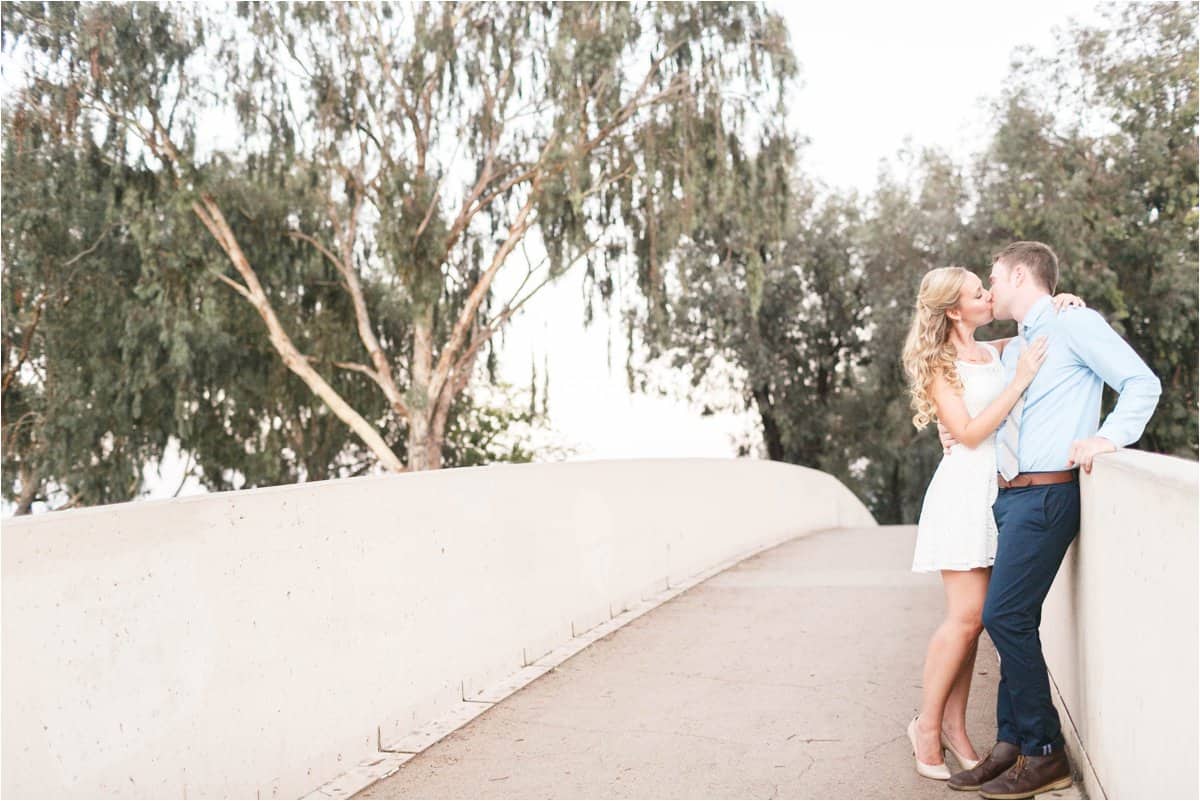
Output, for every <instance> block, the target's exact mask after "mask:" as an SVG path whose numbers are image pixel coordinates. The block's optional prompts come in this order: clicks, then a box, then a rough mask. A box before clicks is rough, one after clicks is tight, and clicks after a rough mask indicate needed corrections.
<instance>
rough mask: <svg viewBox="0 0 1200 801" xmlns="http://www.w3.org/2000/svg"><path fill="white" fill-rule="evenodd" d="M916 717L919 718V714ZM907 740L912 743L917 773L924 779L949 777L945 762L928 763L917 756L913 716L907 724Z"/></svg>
mask: <svg viewBox="0 0 1200 801" xmlns="http://www.w3.org/2000/svg"><path fill="white" fill-rule="evenodd" d="M917 717H918V718H919V717H920V715H917ZM908 741H909V742H910V743H912V749H913V757H914V758H915V759H916V761H917V773H919V774H921V775H922V776H924V777H925V778H926V779H935V780H937V781H940V782H944V781H946V780H947V779H949V778H950V768H948V767H946V763H945V762H943V763H942V764H940V765H930V764H928V763H925V762H922V761H921V760H920V759H919V758H917V718H913V719H912V721H911V722H910V723H909V724H908Z"/></svg>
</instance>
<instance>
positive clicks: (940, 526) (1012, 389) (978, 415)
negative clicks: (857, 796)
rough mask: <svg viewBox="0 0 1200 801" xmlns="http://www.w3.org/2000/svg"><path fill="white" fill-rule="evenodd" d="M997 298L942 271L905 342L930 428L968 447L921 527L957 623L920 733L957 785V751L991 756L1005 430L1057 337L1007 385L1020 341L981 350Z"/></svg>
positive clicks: (953, 454) (926, 760)
mask: <svg viewBox="0 0 1200 801" xmlns="http://www.w3.org/2000/svg"><path fill="white" fill-rule="evenodd" d="M1054 305H1055V307H1056V309H1062V308H1063V307H1065V306H1068V305H1073V306H1082V305H1083V301H1082V300H1080V299H1079V298H1077V297H1075V296H1074V295H1058V296H1056V297H1055V298H1054ZM992 319H993V317H992V298H991V294H990V293H989V292H988V291H987V290H986V289H984V288H983V284H982V283H981V282H980V280H979V278H978V277H976V276H975V274H974V273H972V272H970V271H969V270H966V269H963V268H962V267H942V268H939V269H936V270H931V271H930V272H929V273H927V274H926V275H925V277H924V279H923V280H922V281H921V289H920V291H919V293H918V296H917V304H916V309H915V312H914V314H913V321H912V326H911V327H910V329H909V332H908V337H907V339H906V341H905V343H904V356H903V361H904V369H905V372H906V374H907V376H908V381H909V391H910V393H911V395H912V404H913V409H914V410H915V412H916V413H915V414H914V415H913V425H915V426H916V427H917V428H918V429H922V428H924V427H925V426H927V425H929V423H930V422H933V421H935V420H937V421H939V422H941V423H942V424H943V425H944V426H945V427H946V428H948V429H949V431H950V433H952V434H953V435H954V437H955V439H957V440H958V444H957V445H954V446H953V447H952V448H951V449H950V450H949V451H947V453H946V455H945V456H944V457H943V458H942V461H941V463H940V464H939V465H938V468H937V472H936V473H934V476H933V479H932V480H931V481H930V483H929V488H928V490H926V493H925V501H924V503H923V505H922V507H921V517H920V520H919V522H918V525H917V544H916V549H915V552H914V554H913V564H912V569H913V570H914V571H917V572H932V571H940V572H941V574H942V583H943V585H944V586H945V590H946V603H947V613H946V618H945V620H943V621H942V624H941V625H940V626H939V627H938V629H937V631H936V632H934V635H933V637H932V639H931V640H930V642H929V649H928V652H927V653H926V657H925V670H924V674H923V682H922V697H921V711H920V714H918V715H917V717H915V718H913V720H912V722H911V723H909V725H908V736H909V740H910V742H911V743H912V747H913V754H914V756H915V757H916V761H917V772H918V773H919V774H921V775H922V776H924V777H926V778H930V779H937V780H942V781H944V780H946V779H949V778H950V770H949V768H948V767H947V766H946V763H945V760H944V758H943V748H945V749H949V750H950V752H951V753H952V754H954V756H955V758H956V759H958V761H959V762H960V763H961V764H962V766H963V769H964V770H969V769H971V768H973V767H975V766H976V765H977V764H978V762H979V757H978V755H977V753H976V751H975V749H974V747H973V746H972V745H971V741H970V739H969V738H968V737H967V730H966V713H967V696H968V694H969V692H970V688H971V674H972V672H973V671H974V669H975V653H976V649H977V647H978V643H979V634H980V632H982V631H983V621H982V616H983V602H984V598H985V597H986V595H987V585H988V576H989V573H990V571H991V565H992V563H993V562H994V561H995V558H996V536H997V535H996V521H995V518H994V517H993V515H992V503H993V502H994V501H995V500H996V496H997V485H996V453H995V433H996V429H998V428H999V427H1000V424H1001V423H1003V422H1004V418H1005V417H1007V416H1008V413H1009V411H1010V410H1011V409H1012V407H1013V405H1014V404H1015V403H1016V402H1017V399H1018V398H1020V396H1021V393H1023V392H1024V391H1025V389H1026V388H1027V387H1028V386H1029V384H1030V383H1031V382H1032V381H1033V378H1034V376H1035V375H1036V374H1037V371H1038V369H1039V368H1040V367H1041V365H1042V362H1043V360H1044V359H1045V358H1046V340H1045V337H1041V338H1039V339H1037V340H1035V341H1034V342H1033V343H1031V344H1030V346H1029V347H1028V348H1026V349H1025V352H1024V353H1022V354H1021V357H1020V359H1019V360H1018V362H1017V370H1016V375H1015V377H1014V378H1013V379H1012V380H1011V381H1007V380H1006V379H1005V373H1004V368H1003V366H1002V365H1001V362H1000V353H1001V351H1002V350H1003V349H1004V346H1005V345H1006V344H1007V343H1008V340H995V341H992V342H976V341H975V331H976V329H977V328H979V327H981V326H984V325H987V324H988V323H990V322H992Z"/></svg>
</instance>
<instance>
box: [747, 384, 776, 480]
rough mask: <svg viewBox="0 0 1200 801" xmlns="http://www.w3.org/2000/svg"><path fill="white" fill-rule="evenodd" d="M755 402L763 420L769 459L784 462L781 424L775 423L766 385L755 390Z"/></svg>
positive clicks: (764, 437) (764, 439)
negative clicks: (780, 431)
mask: <svg viewBox="0 0 1200 801" xmlns="http://www.w3.org/2000/svg"><path fill="white" fill-rule="evenodd" d="M754 402H755V403H756V404H757V405H758V416H759V417H761V418H762V424H763V442H765V443H766V445H767V458H768V459H770V460H771V461H772V462H782V461H783V437H782V435H781V434H780V433H779V423H777V422H776V421H775V411H774V409H773V407H772V406H771V395H770V392H769V391H768V390H767V387H766V385H762V386H758V387H755V388H754Z"/></svg>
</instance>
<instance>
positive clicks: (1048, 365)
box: [1001, 295, 1162, 473]
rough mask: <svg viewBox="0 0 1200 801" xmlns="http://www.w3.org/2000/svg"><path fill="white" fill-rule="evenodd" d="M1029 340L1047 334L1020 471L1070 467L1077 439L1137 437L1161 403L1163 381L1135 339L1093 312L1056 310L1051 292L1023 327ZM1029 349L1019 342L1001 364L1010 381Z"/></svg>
mask: <svg viewBox="0 0 1200 801" xmlns="http://www.w3.org/2000/svg"><path fill="white" fill-rule="evenodd" d="M1021 328H1022V331H1023V333H1024V337H1025V341H1026V342H1033V340H1035V339H1037V338H1038V337H1039V336H1045V337H1046V342H1047V349H1046V361H1045V362H1043V363H1042V368H1041V369H1040V370H1038V373H1037V376H1035V377H1034V379H1033V383H1032V384H1030V385H1029V389H1028V390H1026V391H1025V407H1024V410H1023V411H1022V413H1021V436H1020V441H1019V443H1018V446H1017V459H1018V461H1019V462H1020V470H1021V472H1022V473H1029V472H1043V471H1049V470H1066V469H1068V468H1067V457H1068V455H1069V454H1070V451H1071V443H1072V442H1074V441H1075V440H1079V439H1087V438H1088V437H1093V436H1101V437H1104V438H1105V439H1107V440H1110V441H1111V442H1112V443H1113V444H1114V445H1116V446H1117V447H1118V448H1120V447H1123V446H1125V445H1131V444H1133V443H1134V442H1137V440H1138V438H1139V437H1141V436H1142V431H1143V430H1145V428H1146V423H1147V422H1149V420H1150V415H1151V414H1153V413H1154V407H1155V406H1157V405H1158V396H1159V395H1161V394H1162V385H1161V384H1160V383H1159V380H1158V378H1156V377H1155V375H1154V373H1152V372H1150V368H1149V367H1147V366H1146V363H1145V362H1144V361H1142V360H1141V358H1140V357H1139V356H1138V355H1137V354H1136V353H1134V351H1133V348H1131V347H1129V343H1127V342H1126V341H1125V340H1123V339H1121V337H1120V336H1119V335H1118V334H1117V332H1116V331H1114V330H1113V329H1112V327H1111V326H1109V324H1108V323H1107V322H1106V321H1105V320H1104V318H1103V317H1101V316H1100V315H1099V314H1098V313H1097V312H1095V311H1093V310H1091V309H1080V308H1067V309H1064V310H1063V311H1062V312H1059V313H1055V311H1054V305H1053V303H1052V302H1051V300H1050V296H1049V295H1047V296H1045V297H1043V298H1042V299H1041V300H1039V301H1038V302H1037V303H1035V304H1033V307H1032V308H1030V310H1029V313H1028V314H1026V315H1025V322H1024V324H1023V325H1022V326H1021ZM1022 350H1023V348H1022V346H1021V343H1020V342H1018V341H1017V340H1013V341H1012V342H1010V343H1009V344H1008V346H1007V347H1005V349H1004V353H1003V355H1002V357H1001V358H1002V361H1003V362H1004V369H1005V372H1006V373H1007V375H1008V378H1009V380H1011V379H1012V377H1013V376H1014V375H1015V373H1016V369H1017V360H1018V359H1019V358H1020V355H1021V351H1022ZM1104 384H1108V385H1109V386H1110V387H1112V388H1113V389H1114V390H1116V391H1117V393H1118V394H1119V396H1120V397H1119V398H1118V399H1117V405H1116V408H1114V409H1113V410H1112V412H1111V413H1110V414H1109V415H1108V417H1107V418H1106V419H1105V420H1104V425H1100V398H1101V395H1102V393H1103V391H1104V387H1103V385H1104Z"/></svg>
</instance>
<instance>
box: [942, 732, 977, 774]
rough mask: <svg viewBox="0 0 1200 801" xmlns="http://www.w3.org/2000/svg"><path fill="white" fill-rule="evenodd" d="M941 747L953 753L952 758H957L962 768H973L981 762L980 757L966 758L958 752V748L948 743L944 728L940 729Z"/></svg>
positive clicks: (948, 739)
mask: <svg viewBox="0 0 1200 801" xmlns="http://www.w3.org/2000/svg"><path fill="white" fill-rule="evenodd" d="M941 736H942V747H943V748H945V749H947V750H948V751H950V753H952V754H954V758H955V759H957V760H958V764H960V765H962V769H963V770H973V769H974V768H975V766H976V765H978V764H979V763H980V762H982V761H983V760H982V759H967V758H966V757H965V756H963V755H962V754H960V753H958V749H957V748H955V747H954V746H953V745H952V744H951V743H950V738H949V737H947V736H946V732H945V730H942V731H941Z"/></svg>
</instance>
